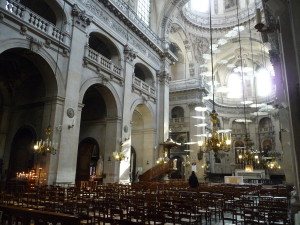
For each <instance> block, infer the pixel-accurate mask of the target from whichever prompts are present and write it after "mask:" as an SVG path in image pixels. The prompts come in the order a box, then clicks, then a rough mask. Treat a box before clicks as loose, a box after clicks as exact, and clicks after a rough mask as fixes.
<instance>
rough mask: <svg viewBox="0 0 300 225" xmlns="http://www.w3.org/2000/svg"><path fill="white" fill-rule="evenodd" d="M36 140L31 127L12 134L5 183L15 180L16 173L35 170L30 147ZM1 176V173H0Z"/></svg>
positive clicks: (25, 127)
mask: <svg viewBox="0 0 300 225" xmlns="http://www.w3.org/2000/svg"><path fill="white" fill-rule="evenodd" d="M35 140H36V133H35V131H34V129H33V128H32V127H31V126H22V127H20V128H19V129H18V130H17V132H16V133H15V134H14V137H13V141H12V144H11V147H10V148H11V149H10V152H11V154H10V160H9V165H8V172H7V181H9V180H11V179H15V178H16V173H21V172H25V173H27V172H28V171H30V170H32V169H37V168H35V165H34V154H33V151H32V146H33V143H34V141H35ZM1 174H2V171H1Z"/></svg>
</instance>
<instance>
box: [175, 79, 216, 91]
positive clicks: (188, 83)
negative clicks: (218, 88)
mask: <svg viewBox="0 0 300 225" xmlns="http://www.w3.org/2000/svg"><path fill="white" fill-rule="evenodd" d="M169 88H170V92H176V91H184V90H189V89H196V88H199V89H204V90H205V91H206V92H209V90H210V86H209V85H208V84H206V83H205V82H203V81H202V80H200V79H197V78H194V79H188V80H175V81H171V82H170V86H169Z"/></svg>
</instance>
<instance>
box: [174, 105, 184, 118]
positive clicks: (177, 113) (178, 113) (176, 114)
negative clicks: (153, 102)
mask: <svg viewBox="0 0 300 225" xmlns="http://www.w3.org/2000/svg"><path fill="white" fill-rule="evenodd" d="M182 117H184V110H183V108H182V107H180V106H176V107H174V108H173V109H172V112H171V118H182Z"/></svg>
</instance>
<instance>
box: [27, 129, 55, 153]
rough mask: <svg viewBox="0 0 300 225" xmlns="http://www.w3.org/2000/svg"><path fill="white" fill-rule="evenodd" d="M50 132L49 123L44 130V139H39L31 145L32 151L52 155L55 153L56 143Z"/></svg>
mask: <svg viewBox="0 0 300 225" xmlns="http://www.w3.org/2000/svg"><path fill="white" fill-rule="evenodd" d="M51 134H52V129H51V126H50V125H49V126H48V127H47V129H46V130H45V140H43V139H41V140H40V141H37V142H36V144H35V145H34V147H33V152H34V153H42V154H46V153H50V154H52V155H55V154H56V150H57V146H58V143H56V142H54V141H53V140H51V138H50V135H51Z"/></svg>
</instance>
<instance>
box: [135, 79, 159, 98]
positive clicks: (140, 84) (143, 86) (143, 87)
mask: <svg viewBox="0 0 300 225" xmlns="http://www.w3.org/2000/svg"><path fill="white" fill-rule="evenodd" d="M133 86H134V87H135V88H137V89H138V90H140V91H142V92H143V93H145V94H147V95H150V96H152V97H155V88H154V87H151V86H150V85H149V84H147V83H145V82H144V81H142V80H141V79H139V78H137V77H135V76H134V78H133Z"/></svg>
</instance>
